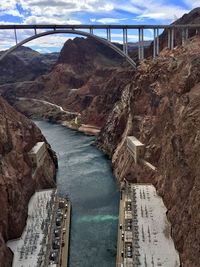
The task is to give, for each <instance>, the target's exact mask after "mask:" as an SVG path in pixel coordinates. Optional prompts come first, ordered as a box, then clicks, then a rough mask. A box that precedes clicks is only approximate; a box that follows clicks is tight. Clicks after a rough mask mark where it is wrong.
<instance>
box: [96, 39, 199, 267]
mask: <svg viewBox="0 0 200 267" xmlns="http://www.w3.org/2000/svg"><path fill="white" fill-rule="evenodd" d="M199 54H200V38H199V37H198V36H196V37H194V38H192V39H191V40H188V41H187V43H186V44H185V45H184V47H183V46H178V47H176V48H175V49H174V50H173V51H169V50H168V49H166V50H163V51H162V52H161V54H160V56H159V57H158V58H157V59H156V60H153V61H152V60H144V61H143V62H142V63H141V64H140V66H139V68H138V70H137V72H136V74H135V76H134V77H133V78H132V80H131V81H130V83H129V84H128V85H127V86H126V88H125V90H124V92H123V94H122V98H121V100H120V101H119V102H118V103H117V104H116V105H115V107H114V109H113V111H112V112H111V113H110V115H109V117H108V121H107V123H106V125H105V126H104V128H103V129H102V131H101V134H100V136H99V138H98V140H97V145H98V147H99V148H101V149H102V150H104V151H105V152H106V153H108V154H109V155H110V156H111V157H112V163H113V169H114V173H115V175H116V177H117V178H118V180H122V179H124V178H127V179H128V180H131V181H133V182H150V183H153V184H154V185H155V186H156V188H157V190H158V192H159V194H160V195H161V196H162V197H163V200H164V202H165V205H166V207H167V209H168V213H167V215H168V218H169V220H170V222H171V223H172V236H173V239H174V241H175V245H176V248H177V250H178V251H179V253H180V257H181V261H182V263H183V266H184V267H199V258H200V243H199V237H200V213H199V212H198V211H199V203H200V176H199V173H200V163H199V151H200V137H199V131H200V56H199ZM128 135H133V136H135V137H137V138H138V139H139V140H140V141H141V142H143V143H144V144H145V145H146V152H145V159H146V160H148V161H149V162H150V163H152V164H153V165H155V166H156V167H157V172H153V171H151V170H150V169H147V168H146V167H144V166H143V165H141V164H140V165H135V164H134V163H133V161H132V162H130V161H128V152H127V149H126V137H127V136H128Z"/></svg>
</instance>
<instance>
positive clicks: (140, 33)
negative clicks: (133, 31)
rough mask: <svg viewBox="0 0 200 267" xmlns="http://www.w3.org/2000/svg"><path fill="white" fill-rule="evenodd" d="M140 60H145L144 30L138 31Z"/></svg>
mask: <svg viewBox="0 0 200 267" xmlns="http://www.w3.org/2000/svg"><path fill="white" fill-rule="evenodd" d="M138 58H139V61H141V60H143V59H144V30H143V29H138Z"/></svg>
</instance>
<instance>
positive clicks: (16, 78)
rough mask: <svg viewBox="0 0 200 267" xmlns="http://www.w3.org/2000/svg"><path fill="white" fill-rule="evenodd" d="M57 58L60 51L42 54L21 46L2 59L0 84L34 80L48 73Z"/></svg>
mask: <svg viewBox="0 0 200 267" xmlns="http://www.w3.org/2000/svg"><path fill="white" fill-rule="evenodd" d="M1 54H3V52H2V51H1V52H0V55H1ZM57 58H58V53H49V54H40V53H39V52H37V51H34V50H32V49H31V48H28V47H25V46H22V47H19V48H18V49H17V50H15V51H13V52H12V54H10V55H8V56H7V57H6V58H4V59H3V60H2V61H0V69H1V72H0V84H4V83H15V82H21V81H29V80H34V79H35V78H37V77H38V76H40V75H44V74H46V73H48V72H49V71H50V70H51V69H52V67H53V65H54V64H55V63H56V61H57Z"/></svg>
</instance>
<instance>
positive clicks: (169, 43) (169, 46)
mask: <svg viewBox="0 0 200 267" xmlns="http://www.w3.org/2000/svg"><path fill="white" fill-rule="evenodd" d="M167 47H168V48H169V49H170V48H171V32H170V29H168V30H167Z"/></svg>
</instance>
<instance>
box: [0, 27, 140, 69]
mask: <svg viewBox="0 0 200 267" xmlns="http://www.w3.org/2000/svg"><path fill="white" fill-rule="evenodd" d="M58 33H71V34H77V35H82V36H86V37H91V38H93V39H94V40H96V41H98V42H100V43H102V44H104V45H106V46H108V47H110V48H111V49H113V50H114V51H116V52H117V53H118V54H119V55H121V56H122V57H123V58H124V59H125V60H126V61H127V62H128V63H129V64H130V65H131V66H132V67H133V68H136V63H135V61H134V60H132V59H131V58H130V57H129V56H128V55H126V54H125V53H124V52H123V51H122V50H121V49H120V48H118V47H117V46H116V45H114V44H113V43H111V42H110V41H108V40H106V39H104V38H102V37H99V36H97V35H94V34H91V33H88V32H84V31H79V30H73V29H69V30H68V29H66V30H51V31H46V32H42V33H38V34H34V35H33V36H31V37H28V38H26V39H24V40H23V41H21V42H19V43H17V44H16V45H15V46H12V47H11V48H10V49H8V50H7V51H6V52H5V53H3V54H2V55H1V56H0V61H1V60H2V59H4V58H5V57H6V56H7V55H9V54H10V53H12V52H13V51H14V50H15V49H17V48H18V47H20V46H22V45H24V44H26V43H28V42H30V41H32V40H35V39H38V38H40V37H43V36H46V35H51V34H58Z"/></svg>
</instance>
